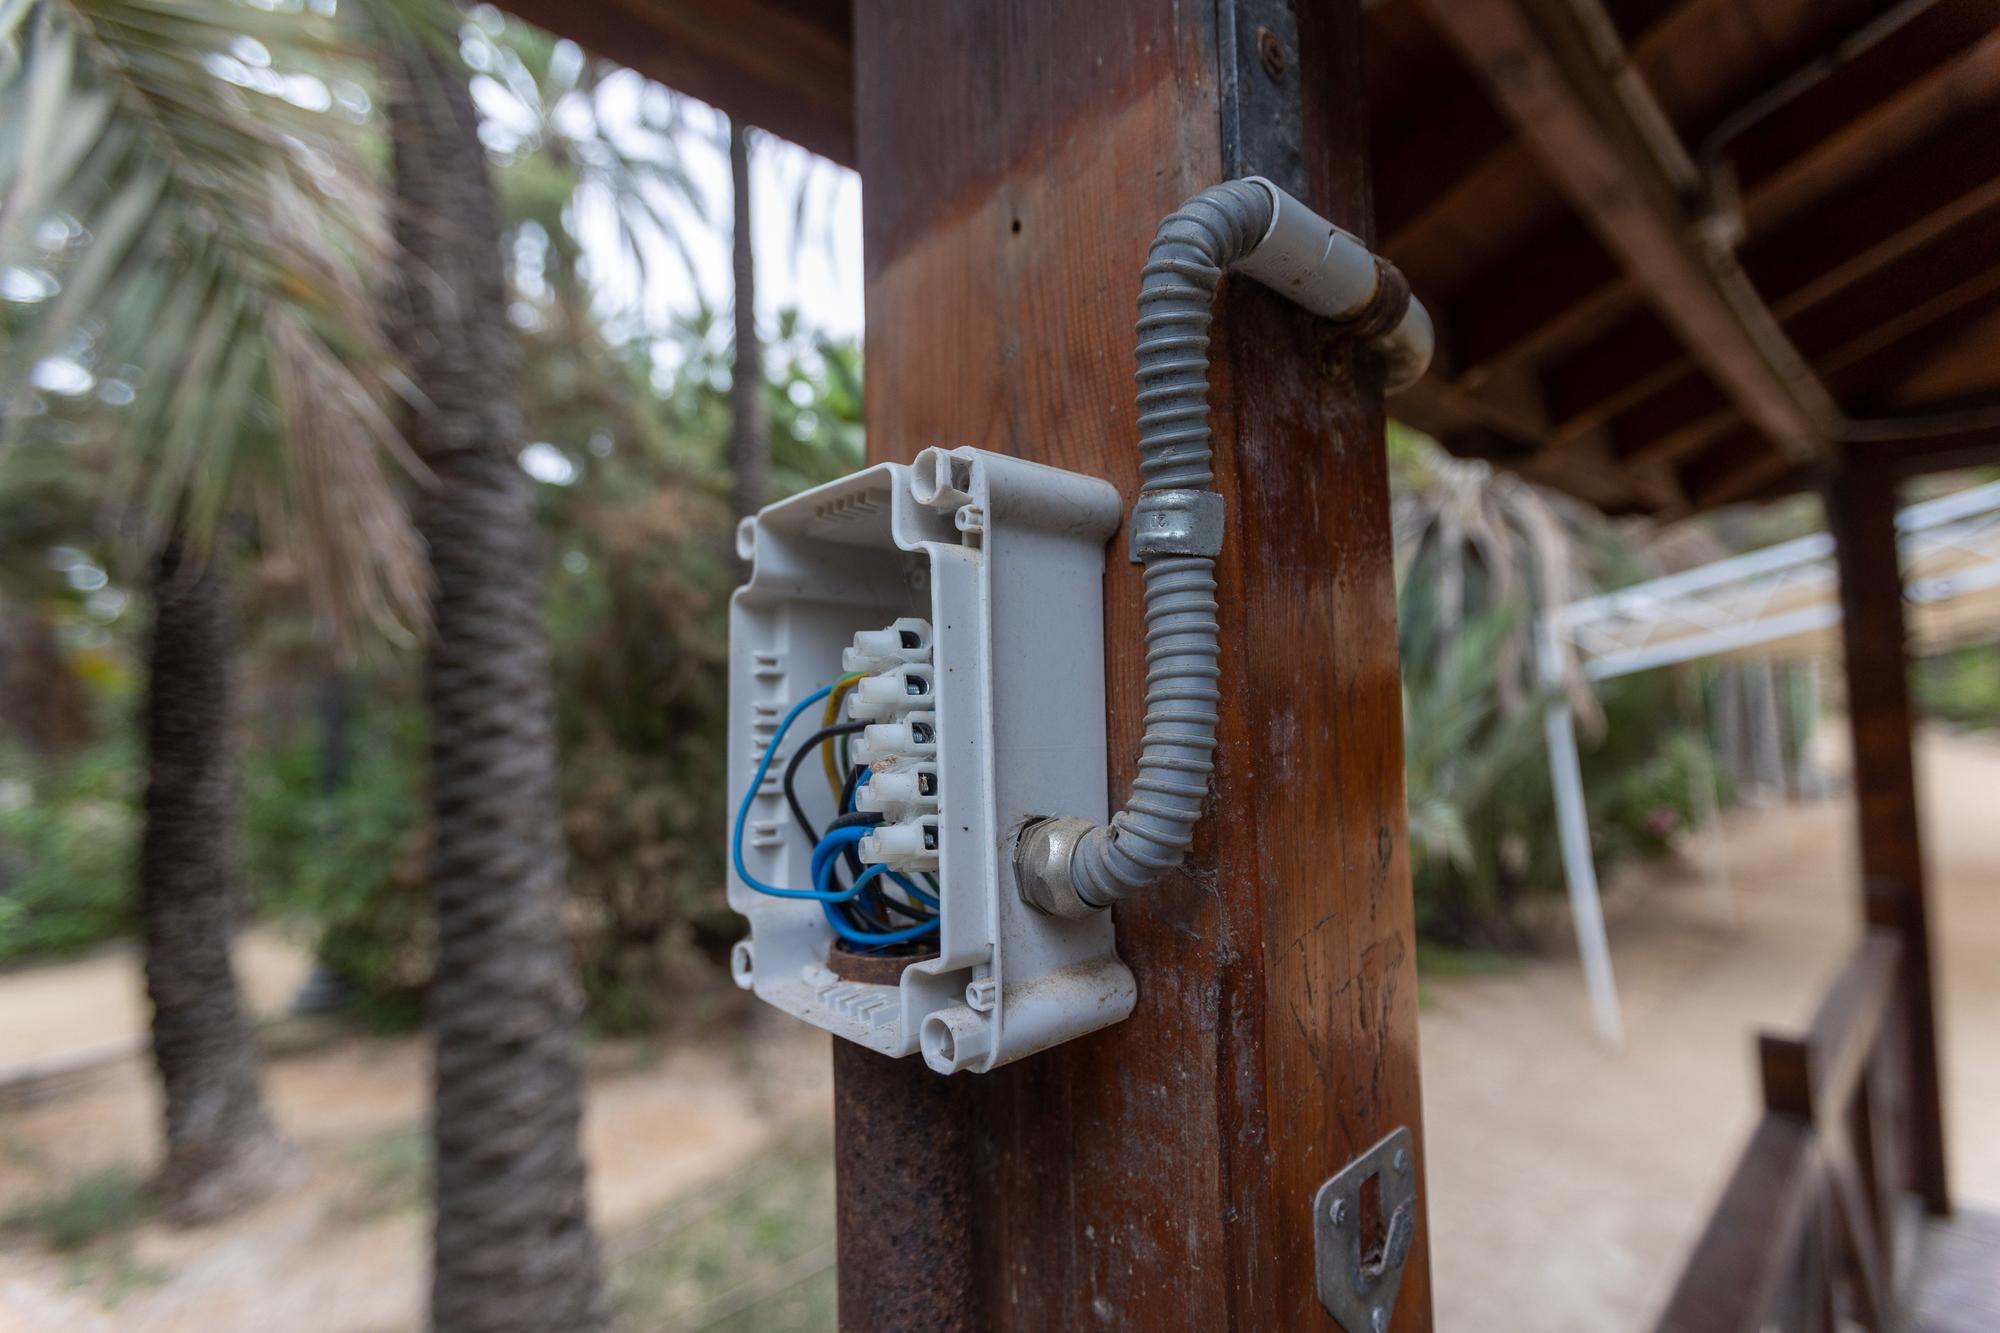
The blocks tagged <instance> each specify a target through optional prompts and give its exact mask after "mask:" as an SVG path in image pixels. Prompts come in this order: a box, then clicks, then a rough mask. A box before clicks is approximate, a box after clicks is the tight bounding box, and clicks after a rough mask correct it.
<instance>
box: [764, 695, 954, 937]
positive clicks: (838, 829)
mask: <svg viewBox="0 0 2000 1333" xmlns="http://www.w3.org/2000/svg"><path fill="white" fill-rule="evenodd" d="M860 679H861V674H860V673H859V672H857V673H855V674H853V675H850V676H842V677H841V678H840V679H839V680H836V681H834V682H833V683H832V684H831V685H823V686H821V687H820V688H819V689H817V690H814V691H813V692H812V693H811V694H809V695H807V696H806V697H805V698H803V699H801V700H799V702H798V703H796V704H794V705H793V706H792V710H791V711H790V712H789V713H787V714H785V717H784V720H783V721H782V722H780V723H779V724H778V730H777V733H776V734H775V735H773V736H772V737H771V743H770V744H769V745H767V746H765V747H764V757H763V759H762V760H760V761H759V762H758V764H757V771H756V773H755V774H753V775H752V776H751V778H750V789H749V790H748V791H746V792H744V793H743V803H742V805H740V806H739V807H737V811H736V824H735V827H734V829H733V830H732V831H731V833H730V838H729V854H730V858H731V860H732V861H734V862H735V866H736V874H737V877H738V878H740V879H741V880H742V881H743V882H744V883H745V884H747V885H749V886H750V887H751V888H752V889H755V890H756V891H757V892H758V893H763V894H768V895H770V896H771V897H773V898H809V899H814V900H816V901H818V903H819V904H820V909H821V910H822V911H824V912H825V913H826V920H827V924H828V925H829V926H831V927H833V931H834V933H835V934H836V935H838V936H840V938H841V939H843V940H845V941H847V942H848V943H849V944H851V945H855V946H858V947H859V948H861V949H863V950H870V951H872V950H879V949H884V948H887V947H889V946H891V945H896V944H904V943H907V942H908V941H911V940H916V939H921V938H922V937H924V936H926V935H931V934H935V933H936V932H937V928H938V912H937V909H938V897H937V881H936V880H935V879H933V878H932V877H931V876H929V875H925V876H923V878H924V881H925V883H926V884H927V885H928V886H929V887H928V889H925V888H919V887H918V886H917V885H916V884H915V883H914V882H913V881H912V880H911V879H910V878H909V876H907V875H903V874H900V873H898V872H897V871H894V870H891V869H889V868H888V867H887V866H885V865H864V864H863V863H862V860H861V853H860V850H859V848H858V844H859V843H860V841H861V839H862V838H863V837H865V836H866V835H867V833H868V831H869V830H870V829H871V828H873V827H875V825H877V824H879V823H881V822H882V816H881V815H879V814H874V813H871V812H864V811H857V810H856V809H855V808H854V794H855V792H856V791H858V790H859V789H860V787H861V785H862V784H863V783H865V782H866V781H867V780H868V770H867V768H866V767H865V766H860V765H854V764H850V763H849V762H848V758H847V738H848V737H849V736H852V735H854V734H855V733H857V732H859V731H860V730H861V729H862V728H863V727H864V726H866V725H867V724H866V723H865V722H847V723H841V722H838V721H837V719H838V718H839V716H840V704H841V701H842V700H843V699H845V698H846V697H847V692H848V691H849V690H851V689H853V688H854V683H855V682H856V681H858V680H860ZM822 700H824V701H825V704H826V708H825V712H824V714H823V715H822V717H821V719H820V721H821V725H820V729H819V730H818V731H815V732H814V733H813V734H812V735H810V736H808V737H806V738H805V740H804V741H802V742H801V743H800V744H799V747H798V748H797V749H796V750H794V751H793V752H792V758H791V761H790V762H789V763H787V764H786V765H785V778H784V790H785V804H786V805H788V806H790V807H791V812H792V819H793V821H794V822H795V823H797V824H798V826H799V831H800V832H801V833H803V834H805V838H806V841H807V842H809V843H811V844H812V845H813V854H812V863H811V874H810V879H811V883H812V887H811V888H806V889H787V888H780V887H778V886H776V885H773V884H766V883H764V882H763V881H762V880H760V879H758V878H757V877H756V876H755V875H752V874H751V873H750V870H749V868H748V867H747V866H745V865H744V864H743V832H744V829H745V827H746V826H747V825H748V824H749V821H750V805H751V802H752V801H754V800H755V799H756V796H757V793H758V791H759V790H761V789H762V788H763V786H764V779H765V778H766V777H767V776H768V775H769V774H770V771H771V762H772V760H773V759H775V758H776V757H777V754H778V747H779V746H780V745H781V744H783V742H784V739H785V736H786V734H787V733H788V732H790V731H791V728H792V724H793V723H794V722H796V721H798V719H799V716H800V715H801V714H802V713H804V712H805V711H806V710H807V709H809V708H811V707H812V706H813V705H814V704H816V703H819V702H820V701H822ZM815 751H817V752H818V753H819V754H820V756H821V759H822V761H823V762H822V765H821V767H822V770H823V772H824V773H825V776H826V780H827V783H828V785H829V787H830V788H831V789H832V791H833V796H834V819H833V822H832V823H830V824H828V825H827V827H826V831H825V832H824V833H821V832H820V831H819V830H817V829H815V828H814V827H813V824H812V820H811V819H809V818H808V817H807V815H806V812H805V807H804V805H803V804H801V802H800V801H799V795H798V787H797V782H798V775H799V769H800V767H801V766H803V765H804V763H805V762H806V757H807V756H808V755H811V754H813V753H814V752H815ZM892 890H893V892H892ZM905 923H908V924H905Z"/></svg>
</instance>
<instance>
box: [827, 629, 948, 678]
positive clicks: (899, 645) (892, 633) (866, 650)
mask: <svg viewBox="0 0 2000 1333" xmlns="http://www.w3.org/2000/svg"><path fill="white" fill-rule="evenodd" d="M930 660H931V626H930V622H929V621H928V620H919V619H917V618H916V617H915V616H904V617H903V618H902V619H901V620H898V621H897V622H896V623H895V624H893V625H891V626H889V628H887V629H865V630H862V631H861V632H860V633H859V634H857V635H855V636H854V643H853V644H852V645H851V646H850V647H848V648H845V649H843V650H842V651H841V654H840V669H841V670H842V671H886V670H888V669H890V668H891V667H894V666H896V665H897V664H898V663H901V662H928V661H930Z"/></svg>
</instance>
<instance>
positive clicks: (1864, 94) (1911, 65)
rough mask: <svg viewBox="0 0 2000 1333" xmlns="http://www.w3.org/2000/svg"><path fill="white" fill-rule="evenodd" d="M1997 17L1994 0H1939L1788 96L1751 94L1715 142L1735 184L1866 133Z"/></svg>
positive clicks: (1755, 180)
mask: <svg viewBox="0 0 2000 1333" xmlns="http://www.w3.org/2000/svg"><path fill="white" fill-rule="evenodd" d="M1994 20H1995V14H1994V10H1993V4H1992V0H1937V2H1936V3H1934V4H1933V5H1931V6H1930V8H1928V9H1926V10H1924V11H1923V12H1922V13H1920V14H1918V15H1916V16H1915V17H1913V18H1911V19H1910V20H1909V21H1907V22H1906V23H1904V24H1903V25H1902V26H1900V27H1898V28H1896V29H1895V30H1893V31H1892V32H1890V33H1888V34H1887V35H1885V36H1883V37H1882V38H1880V39H1879V40H1878V41H1876V42H1875V43H1873V44H1872V45H1870V46H1867V47H1865V48H1863V49H1861V50H1858V51H1855V52H1854V53H1852V54H1851V55H1850V56H1848V57H1847V58H1846V59H1844V60H1842V61H1841V62H1840V63H1839V64H1838V65H1837V66H1835V67H1833V68H1830V69H1828V70H1827V72H1826V73H1825V75H1824V76H1823V77H1821V78H1820V79H1819V81H1818V82H1816V83H1813V84H1810V85H1809V86H1803V88H1802V91H1800V92H1799V93H1798V94H1797V95H1796V96H1793V97H1792V98H1791V99H1790V100H1789V101H1785V102H1782V103H1778V104H1774V105H1772V106H1771V107H1770V109H1769V110H1768V111H1763V110H1761V109H1760V108H1759V107H1758V105H1757V102H1756V100H1755V99H1753V100H1752V102H1751V103H1749V104H1748V105H1746V106H1745V107H1744V108H1742V109H1741V110H1739V111H1738V112H1736V113H1733V114H1732V116H1730V117H1725V118H1724V120H1723V121H1722V122H1721V124H1720V125H1718V126H1717V129H1718V131H1721V132H1725V133H1730V134H1731V137H1730V139H1729V140H1728V142H1727V143H1723V144H1718V145H1717V150H1718V151H1719V152H1721V153H1722V154H1723V155H1724V156H1725V157H1726V159H1727V160H1728V162H1729V163H1730V165H1731V168H1732V169H1733V170H1734V171H1735V173H1736V179H1737V184H1738V186H1739V188H1741V189H1742V190H1743V192H1744V193H1745V194H1746V195H1755V194H1758V193H1760V192H1762V191H1763V190H1764V189H1765V188H1766V187H1767V186H1768V185H1769V184H1770V183H1771V182H1772V181H1773V180H1774V179H1775V178H1777V177H1778V176H1780V175H1782V174H1785V173H1787V172H1788V171H1790V170H1791V169H1792V168H1794V167H1795V166H1796V165H1797V164H1799V163H1801V162H1804V161H1806V160H1808V159H1811V158H1817V157H1820V156H1822V155H1824V154H1826V153H1828V152H1829V151H1835V152H1837V151H1839V150H1840V149H1841V148H1843V147H1844V146H1845V144H1846V142H1847V141H1849V140H1852V139H1855V138H1858V137H1860V136H1862V135H1864V134H1865V133H1866V132H1867V130H1868V128H1869V126H1870V125H1872V124H1873V123H1875V122H1876V121H1877V120H1878V119H1880V118H1881V117H1882V116H1883V115H1884V113H1885V110H1887V109H1889V108H1892V107H1894V106H1895V104H1896V103H1897V102H1898V101H1899V100H1900V99H1903V98H1905V97H1907V96H1908V95H1909V94H1910V93H1911V91H1912V90H1913V89H1915V88H1916V87H1917V86H1918V85H1921V84H1923V83H1926V82H1928V81H1931V80H1932V79H1934V78H1935V76H1936V75H1937V74H1938V72H1939V71H1941V70H1945V69H1948V68H1950V67H1952V66H1953V65H1955V64H1957V63H1959V62H1960V61H1961V60H1962V59H1963V58H1964V57H1965V56H1966V54H1967V53H1968V52H1971V51H1976V50H1977V49H1978V48H1979V47H1981V46H1982V45H1983V44H1987V43H1989V42H1990V41H1991V39H1992V38H1993V35H1994ZM1753 114H1754V117H1755V118H1754V119H1751V118H1750V117H1751V116H1752V115H1753ZM1731 120H1741V121H1743V128H1742V129H1741V130H1740V131H1735V132H1731V131H1729V130H1728V129H1727V127H1728V125H1729V123H1730V121H1731Z"/></svg>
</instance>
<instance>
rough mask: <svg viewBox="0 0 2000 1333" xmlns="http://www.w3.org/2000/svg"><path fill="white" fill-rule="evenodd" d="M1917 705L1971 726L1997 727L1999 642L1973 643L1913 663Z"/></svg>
mask: <svg viewBox="0 0 2000 1333" xmlns="http://www.w3.org/2000/svg"><path fill="white" fill-rule="evenodd" d="M1915 676H1916V695H1917V705H1918V707H1919V708H1920V709H1922V711H1923V712H1924V714H1925V715H1926V716H1928V717H1934V718H1939V719H1941V720H1943V721H1946V722H1951V723H1954V724H1956V725H1958V726H1961V727H1967V728H1971V729H1973V730H1979V731H1984V730H1989V729H1991V728H1994V727H2000V645H1996V644H1990V643H1985V644H1977V645H1974V646H1971V647H1966V648H1958V649H1954V650H1953V651H1951V652H1947V653H1939V654H1937V655H1936V656H1933V657H1927V658H1925V659H1923V660H1922V661H1921V662H1919V663H1917V668H1916V673H1915Z"/></svg>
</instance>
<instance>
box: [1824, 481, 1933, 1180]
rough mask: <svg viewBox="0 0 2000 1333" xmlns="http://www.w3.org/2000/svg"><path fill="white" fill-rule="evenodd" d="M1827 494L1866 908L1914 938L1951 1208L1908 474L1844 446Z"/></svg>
mask: <svg viewBox="0 0 2000 1333" xmlns="http://www.w3.org/2000/svg"><path fill="white" fill-rule="evenodd" d="M1823 494H1824V496H1825V500H1826V511H1827V525H1828V527H1830V528H1831V529H1832V530H1833V535H1834V549H1835V555H1836V559H1837V561H1838V564H1839V568H1840V604H1841V635H1840V637H1841V645H1842V647H1843V649H1844V650H1845V654H1844V660H1845V669H1846V676H1847V714H1848V726H1849V728H1850V730H1851V732H1852V735H1853V741H1854V803H1855V813H1856V817H1857V818H1856V823H1857V826H1858V829H1859V833H1860V862H1861V865H1860V869H1861V882H1862V896H1863V904H1864V909H1865V915H1866V919H1867V922H1868V924H1869V925H1870V926H1871V927H1877V928H1880V929H1884V930H1888V931H1891V932H1893V933H1894V934H1895V936H1896V937H1897V940H1898V941H1899V942H1900V943H1901V945H1902V964H1903V965H1902V969H1901V976H1900V983H1901V984H1900V990H1901V998H1902V1006H1901V1008H1902V1021H1903V1022H1904V1023H1905V1024H1907V1028H1906V1031H1905V1033H1904V1040H1903V1042H1902V1047H1903V1051H1904V1056H1905V1059H1906V1060H1907V1061H1908V1069H1907V1081H1908V1092H1909V1113H1908V1132H1909V1135H1910V1140H1911V1142H1910V1162H1911V1170H1912V1173H1913V1175H1914V1181H1913V1188H1914V1189H1915V1190H1916V1192H1917V1193H1918V1194H1919V1195H1921V1196H1922V1197H1923V1200H1924V1202H1925V1205H1926V1206H1927V1207H1928V1208H1929V1209H1930V1211H1932V1212H1933V1213H1944V1212H1948V1211H1949V1210H1950V1207H1951V1193H1950V1189H1949V1187H1948V1185H1947V1182H1946V1173H1945V1141H1944V1110H1943V1102H1942V1099H1941V1097H1940V1094H1939V1087H1938V1046H1937V1018H1936V1001H1935V999H1934V996H1933V983H1932V978H1931V939H1930V922H1929V909H1928V906H1927V904H1926V901H1925V898H1926V890H1925V877H1924V857H1923V845H1922V839H1921V837H1920V835H1919V828H1918V826H1919V823H1920V819H1919V809H1918V804H1917V779H1916V760H1915V757H1914V755H1913V754H1912V751H1911V740H1910V735H1911V726H1912V723H1913V720H1914V717H1915V713H1914V710H1913V709H1912V706H1911V703H1910V682H1909V660H1908V657H1907V653H1906V647H1905V644H1906V641H1907V627H1906V626H1905V624H1904V617H1903V574H1902V565H1901V560H1900V555H1899V552H1898V549H1897V539H1896V503H1897V495H1898V491H1897V487H1896V474H1895V472H1894V471H1893V469H1892V468H1890V467H1887V466H1885V461H1884V459H1883V458H1882V456H1881V455H1880V454H1879V453H1877V454H1871V453H1867V452H1863V451H1859V450H1854V449H1848V450H1845V451H1843V452H1842V454H1841V457H1840V460H1839V463H1838V465H1837V466H1836V467H1835V468H1833V469H1832V470H1831V471H1830V472H1829V473H1828V475H1827V479H1826V483H1825V487H1824V491H1823Z"/></svg>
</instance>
